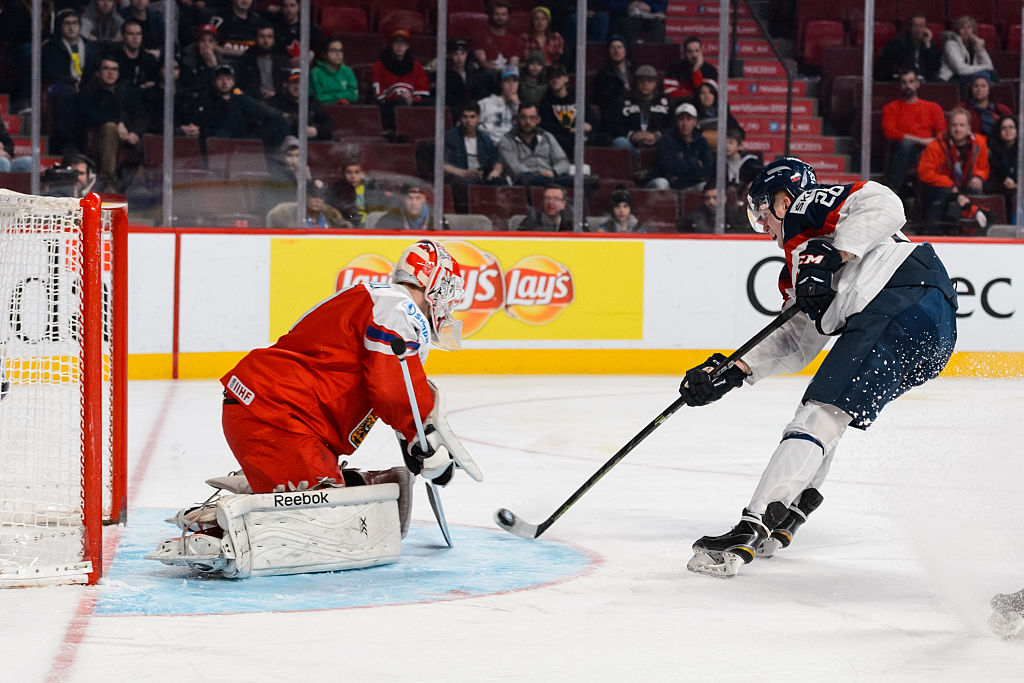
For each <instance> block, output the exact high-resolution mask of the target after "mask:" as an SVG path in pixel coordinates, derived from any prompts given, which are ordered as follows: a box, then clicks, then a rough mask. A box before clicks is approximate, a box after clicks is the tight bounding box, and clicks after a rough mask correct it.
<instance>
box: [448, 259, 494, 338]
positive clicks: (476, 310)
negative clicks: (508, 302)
mask: <svg viewBox="0 0 1024 683" xmlns="http://www.w3.org/2000/svg"><path fill="white" fill-rule="evenodd" d="M444 247H445V249H447V250H448V253H449V254H451V255H452V258H453V259H455V260H456V261H458V263H459V266H460V267H461V268H462V277H463V278H464V279H465V282H464V283H463V289H464V294H463V296H462V302H461V303H460V304H459V305H458V306H457V307H456V309H455V317H456V318H458V319H459V320H461V321H462V336H464V337H468V336H469V335H471V334H473V333H474V332H476V331H477V330H479V329H480V328H481V327H483V326H484V324H485V323H486V322H487V321H488V320H489V319H490V317H491V316H492V315H494V313H495V312H496V311H500V310H501V308H502V306H504V305H505V280H504V278H503V277H502V273H501V265H500V264H499V263H498V259H497V258H495V257H494V254H490V253H488V252H486V251H482V250H480V249H478V248H477V247H475V246H473V245H472V244H470V243H468V242H445V243H444Z"/></svg>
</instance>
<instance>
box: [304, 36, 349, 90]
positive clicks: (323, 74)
mask: <svg viewBox="0 0 1024 683" xmlns="http://www.w3.org/2000/svg"><path fill="white" fill-rule="evenodd" d="M309 91H310V94H311V95H312V96H313V97H314V98H316V99H317V100H319V101H320V102H322V103H324V104H355V103H357V102H359V84H358V83H357V82H356V74H355V72H354V71H352V67H350V66H347V65H346V64H345V50H344V47H343V46H342V44H341V41H340V40H338V39H337V38H331V39H330V40H328V41H327V42H326V43H324V47H323V51H322V52H321V54H320V59H318V60H316V63H315V64H313V68H312V69H310V70H309Z"/></svg>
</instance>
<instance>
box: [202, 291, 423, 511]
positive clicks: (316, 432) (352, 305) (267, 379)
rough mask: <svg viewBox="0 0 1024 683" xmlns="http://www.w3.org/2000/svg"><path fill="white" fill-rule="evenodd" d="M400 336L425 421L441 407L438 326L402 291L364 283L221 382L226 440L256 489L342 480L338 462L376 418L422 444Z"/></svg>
mask: <svg viewBox="0 0 1024 683" xmlns="http://www.w3.org/2000/svg"><path fill="white" fill-rule="evenodd" d="M396 337H400V338H402V339H404V340H405V342H406V345H407V347H408V349H409V350H410V351H412V352H414V353H410V355H409V356H408V360H407V362H408V365H409V371H410V373H411V375H412V382H413V387H414V388H415V392H416V401H417V404H418V407H419V410H420V413H421V417H424V418H425V417H426V416H427V414H428V413H429V412H430V411H431V409H432V408H433V405H434V399H433V396H432V394H431V392H430V388H429V386H428V384H427V381H426V375H425V374H424V372H423V365H422V362H423V361H424V360H425V359H426V356H427V353H428V352H429V347H430V327H429V323H428V322H427V319H426V317H424V315H423V313H422V312H421V311H420V309H419V308H418V307H417V306H416V304H415V303H413V301H412V299H411V298H410V297H409V295H408V293H407V292H406V289H405V288H404V287H402V286H400V285H387V284H364V285H359V286H356V287H352V288H350V289H347V290H345V291H343V292H339V293H338V294H335V295H334V296H332V297H331V298H329V299H327V300H325V301H323V302H321V303H320V304H318V305H317V306H315V307H314V308H313V309H312V310H310V311H308V312H307V313H306V314H305V315H304V316H303V317H302V318H300V319H299V321H298V322H297V323H295V325H294V326H293V327H292V329H291V330H290V331H289V332H288V333H287V334H285V335H284V336H282V337H281V338H280V339H278V341H277V343H276V344H274V345H273V346H270V347H269V348H263V349H256V350H254V351H251V352H250V353H249V354H248V355H247V356H245V358H243V359H242V360H241V361H240V362H239V363H238V365H236V366H235V367H234V368H233V369H232V370H231V371H230V372H228V373H227V374H226V375H224V377H222V378H221V383H222V384H223V385H224V386H225V387H226V388H227V392H226V394H225V396H226V397H227V398H226V401H225V403H226V404H227V405H225V411H224V433H225V437H226V438H227V440H228V443H229V445H230V446H231V448H232V451H233V452H234V453H235V457H236V458H237V459H238V460H239V462H240V463H241V464H242V469H243V471H245V474H246V476H247V477H248V479H249V483H250V485H251V486H252V487H253V490H254V491H260V490H268V491H269V490H272V489H273V487H274V486H276V485H278V484H282V483H287V482H286V481H285V480H284V479H283V478H285V477H290V476H294V477H298V478H294V479H287V481H292V482H293V483H298V481H299V479H306V480H307V481H308V479H309V476H310V475H306V476H302V474H303V473H306V472H310V471H315V472H316V473H317V474H316V476H332V477H337V456H339V455H348V454H351V453H352V452H353V451H355V449H356V448H358V447H359V444H360V443H362V441H363V439H364V438H365V436H366V434H367V433H368V432H369V431H370V428H371V427H372V426H373V424H374V422H376V420H377V419H378V418H379V419H381V420H383V421H384V422H386V423H387V424H388V425H390V426H391V427H393V428H394V429H397V430H399V431H401V432H402V434H403V435H404V436H405V438H406V439H408V440H409V441H410V442H411V441H413V440H414V439H415V436H416V427H415V423H414V421H413V417H412V412H411V408H410V406H409V397H408V393H407V392H406V388H405V380H404V378H403V375H402V369H401V366H400V365H399V361H398V359H397V358H396V357H395V355H394V353H393V352H392V350H391V340H393V339H394V338H396ZM236 401H237V405H236V404H235V402H236ZM264 426H265V428H266V429H265V432H264V430H263V427H264ZM261 432H264V433H263V436H261V434H260V433H261ZM314 478H315V477H314ZM339 479H340V477H339ZM308 483H309V485H311V486H312V485H313V484H314V483H315V481H308ZM339 483H340V482H339Z"/></svg>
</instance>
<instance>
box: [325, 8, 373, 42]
mask: <svg viewBox="0 0 1024 683" xmlns="http://www.w3.org/2000/svg"><path fill="white" fill-rule="evenodd" d="M369 27H370V21H369V19H368V18H367V16H366V10H363V9H360V8H358V7H343V6H342V7H338V6H332V5H328V6H326V7H324V8H322V9H321V10H320V31H321V32H323V34H324V35H325V36H331V35H334V34H335V33H365V32H366V30H367V29H368V28H369Z"/></svg>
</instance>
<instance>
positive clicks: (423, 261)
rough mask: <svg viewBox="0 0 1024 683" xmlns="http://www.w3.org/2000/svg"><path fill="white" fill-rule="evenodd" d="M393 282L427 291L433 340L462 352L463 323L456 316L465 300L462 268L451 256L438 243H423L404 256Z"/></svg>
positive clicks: (437, 343)
mask: <svg viewBox="0 0 1024 683" xmlns="http://www.w3.org/2000/svg"><path fill="white" fill-rule="evenodd" d="M391 280H392V281H393V282H395V283H398V284H406V285H412V286H414V287H419V288H421V289H423V294H424V296H425V297H426V299H427V306H428V308H429V309H430V313H429V316H428V318H429V319H430V327H431V330H430V336H431V340H432V341H433V342H434V343H435V344H436V345H437V346H438V348H441V349H444V350H446V351H455V350H457V349H459V348H460V346H461V336H462V321H461V320H456V319H455V318H453V317H452V314H453V313H454V312H455V307H456V306H458V305H459V302H460V301H462V292H463V289H462V288H463V280H462V268H461V267H460V266H459V264H458V262H457V261H456V260H455V259H453V258H452V256H451V254H449V253H448V251H447V250H446V249H445V248H444V247H442V246H441V245H440V243H438V242H434V241H433V240H420V241H419V242H416V244H414V245H412V246H411V247H409V248H408V249H406V250H405V251H404V252H403V253H402V256H401V258H399V259H398V264H397V265H396V266H395V272H394V274H393V275H392V277H391Z"/></svg>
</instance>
